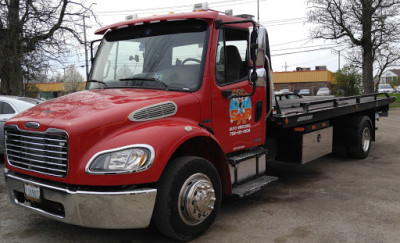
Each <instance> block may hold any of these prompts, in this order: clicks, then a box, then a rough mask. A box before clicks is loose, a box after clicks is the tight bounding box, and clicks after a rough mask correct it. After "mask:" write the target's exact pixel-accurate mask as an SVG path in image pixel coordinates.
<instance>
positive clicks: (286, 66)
mask: <svg viewBox="0 0 400 243" xmlns="http://www.w3.org/2000/svg"><path fill="white" fill-rule="evenodd" d="M282 67H283V68H285V72H287V68H288V67H289V66H288V65H287V63H286V62H285V66H282Z"/></svg>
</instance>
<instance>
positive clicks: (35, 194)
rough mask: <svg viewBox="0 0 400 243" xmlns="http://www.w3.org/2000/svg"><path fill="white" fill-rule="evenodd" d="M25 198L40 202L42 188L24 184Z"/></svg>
mask: <svg viewBox="0 0 400 243" xmlns="http://www.w3.org/2000/svg"><path fill="white" fill-rule="evenodd" d="M24 190H25V198H26V199H27V200H30V201H34V202H40V187H39V186H35V185H32V184H24Z"/></svg>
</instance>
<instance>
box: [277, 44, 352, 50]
mask: <svg viewBox="0 0 400 243" xmlns="http://www.w3.org/2000/svg"><path fill="white" fill-rule="evenodd" d="M343 45H345V44H339V45H338V44H328V45H326V44H324V45H315V46H300V47H290V48H284V49H278V50H271V51H272V52H274V51H286V50H294V49H306V48H313V47H330V48H334V47H340V46H343Z"/></svg>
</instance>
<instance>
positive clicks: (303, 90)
mask: <svg viewBox="0 0 400 243" xmlns="http://www.w3.org/2000/svg"><path fill="white" fill-rule="evenodd" d="M298 94H299V95H301V96H308V95H311V92H310V90H309V89H301V90H300V91H299V93H298Z"/></svg>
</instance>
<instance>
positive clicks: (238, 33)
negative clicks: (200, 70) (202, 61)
mask: <svg viewBox="0 0 400 243" xmlns="http://www.w3.org/2000/svg"><path fill="white" fill-rule="evenodd" d="M247 38H248V31H246V30H239V29H233V28H223V29H221V30H220V32H219V39H218V46H217V55H216V60H215V63H216V65H215V76H216V80H217V83H218V85H221V86H222V85H226V84H230V83H235V82H238V81H242V80H245V79H247V77H248V65H247V58H246V56H247V46H248V42H247Z"/></svg>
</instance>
